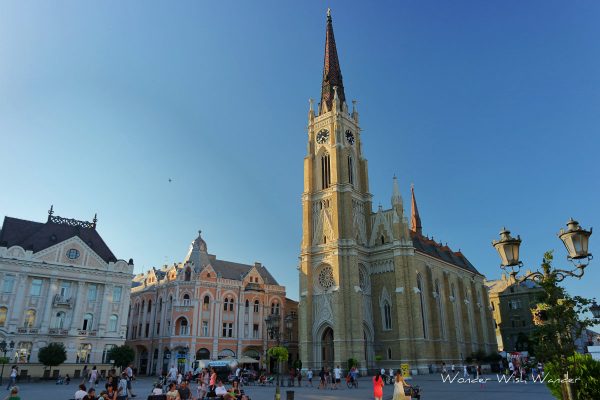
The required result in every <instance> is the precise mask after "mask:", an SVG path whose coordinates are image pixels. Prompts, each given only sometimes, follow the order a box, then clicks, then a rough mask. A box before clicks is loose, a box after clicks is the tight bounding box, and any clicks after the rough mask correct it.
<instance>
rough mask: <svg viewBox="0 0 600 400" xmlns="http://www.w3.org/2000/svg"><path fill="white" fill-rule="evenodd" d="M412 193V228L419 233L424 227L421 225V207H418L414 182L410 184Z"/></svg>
mask: <svg viewBox="0 0 600 400" xmlns="http://www.w3.org/2000/svg"><path fill="white" fill-rule="evenodd" d="M410 194H411V214H410V224H411V227H410V229H411V230H412V231H413V232H415V233H418V234H422V233H423V228H422V226H421V217H420V216H419V209H418V208H417V199H416V198H415V185H414V183H411V184H410ZM431 238H432V240H433V236H432V237H431Z"/></svg>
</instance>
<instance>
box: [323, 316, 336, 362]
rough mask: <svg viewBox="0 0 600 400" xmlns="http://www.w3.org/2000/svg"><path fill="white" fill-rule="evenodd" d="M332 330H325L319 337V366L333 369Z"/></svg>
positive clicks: (329, 328) (328, 328)
mask: <svg viewBox="0 0 600 400" xmlns="http://www.w3.org/2000/svg"><path fill="white" fill-rule="evenodd" d="M334 355H335V352H334V348H333V329H331V327H329V326H328V327H327V328H325V330H324V331H323V334H322V335H321V366H329V367H330V368H332V367H333V363H334V358H335V357H334Z"/></svg>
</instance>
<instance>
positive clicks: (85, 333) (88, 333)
mask: <svg viewBox="0 0 600 400" xmlns="http://www.w3.org/2000/svg"><path fill="white" fill-rule="evenodd" d="M77 334H78V335H79V336H97V335H98V332H97V331H86V330H85V329H79V330H78V331H77Z"/></svg>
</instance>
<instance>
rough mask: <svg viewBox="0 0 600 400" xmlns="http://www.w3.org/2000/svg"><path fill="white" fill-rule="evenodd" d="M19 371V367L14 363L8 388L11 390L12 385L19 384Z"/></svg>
mask: <svg viewBox="0 0 600 400" xmlns="http://www.w3.org/2000/svg"><path fill="white" fill-rule="evenodd" d="M18 373H19V367H17V366H16V365H13V366H12V368H11V370H10V379H9V380H8V386H7V387H6V390H9V389H10V388H11V387H13V386H16V385H17V374H18Z"/></svg>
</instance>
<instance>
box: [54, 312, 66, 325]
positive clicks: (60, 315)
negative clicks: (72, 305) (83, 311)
mask: <svg viewBox="0 0 600 400" xmlns="http://www.w3.org/2000/svg"><path fill="white" fill-rule="evenodd" d="M64 324H65V313H64V312H63V311H60V312H57V313H56V315H55V316H54V321H53V323H52V327H53V328H54V329H62V328H63V327H64Z"/></svg>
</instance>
